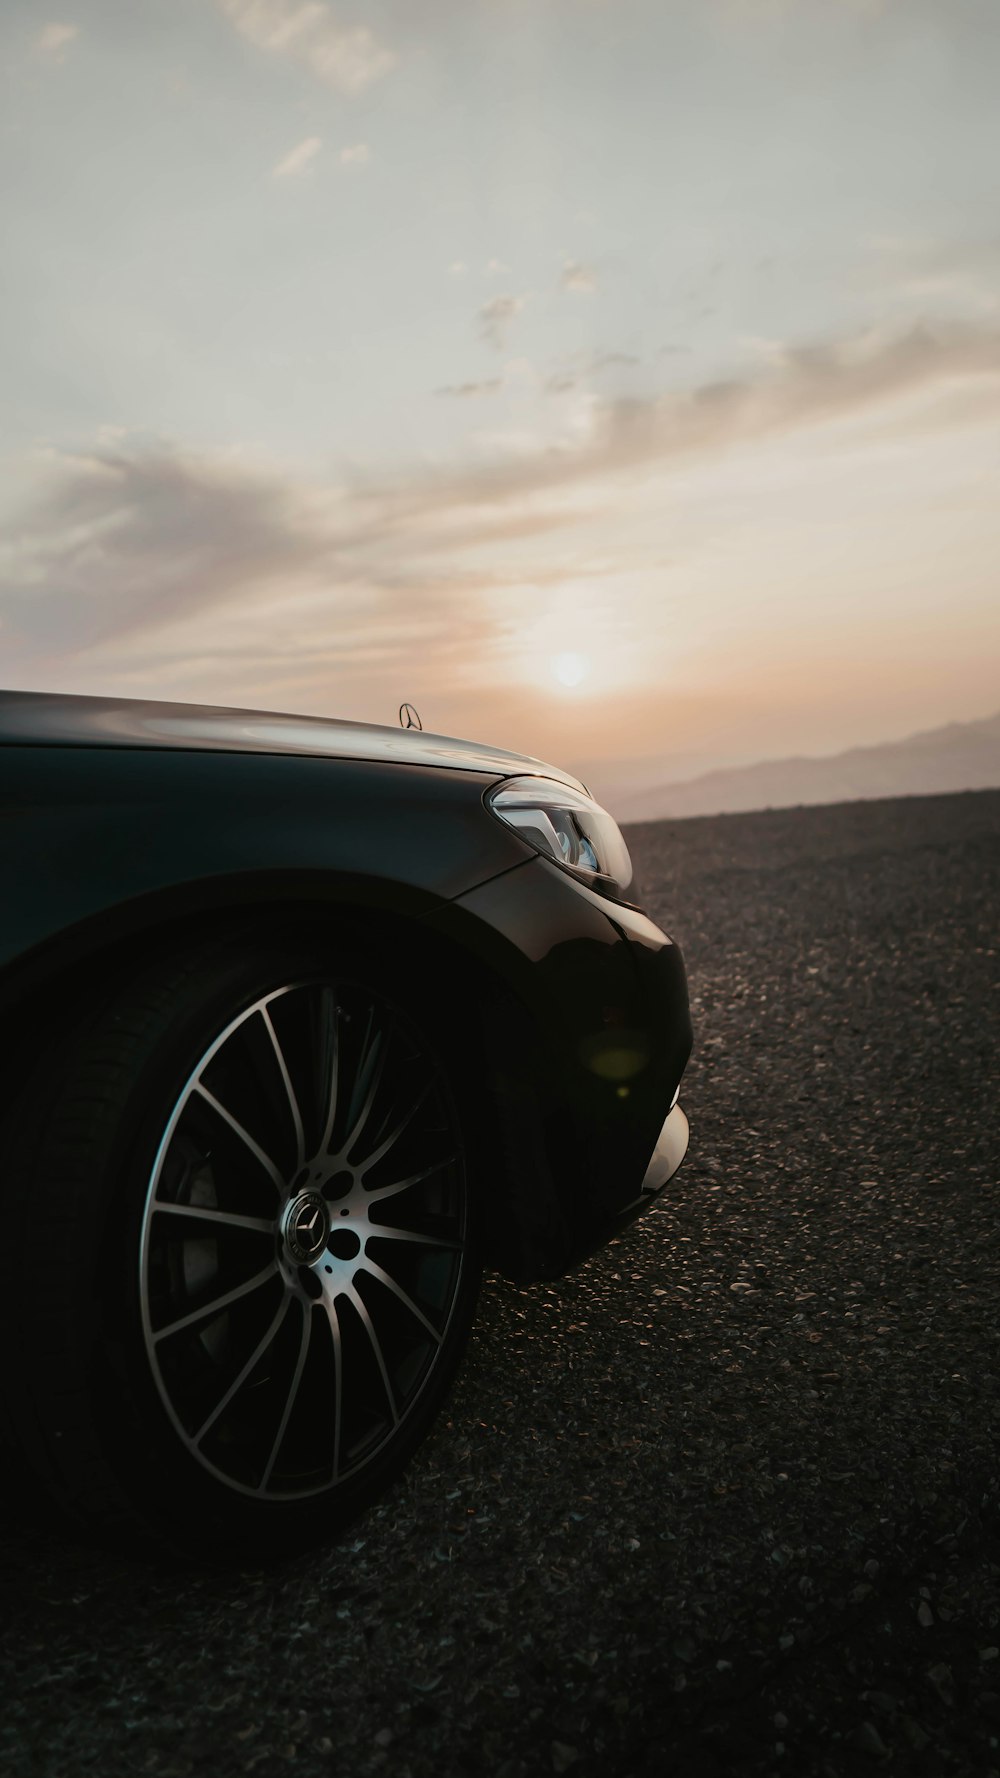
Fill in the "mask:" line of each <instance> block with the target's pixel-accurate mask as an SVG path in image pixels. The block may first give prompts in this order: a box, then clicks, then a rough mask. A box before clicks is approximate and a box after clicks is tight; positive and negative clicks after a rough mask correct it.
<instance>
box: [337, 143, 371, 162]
mask: <svg viewBox="0 0 1000 1778" xmlns="http://www.w3.org/2000/svg"><path fill="white" fill-rule="evenodd" d="M337 158H338V160H339V161H340V164H341V166H342V167H366V166H367V165H368V162H369V161H370V160H371V151H370V149H369V147H368V144H367V142H355V144H354V146H353V148H342V149H341V151H340V154H339V155H338V157H337Z"/></svg>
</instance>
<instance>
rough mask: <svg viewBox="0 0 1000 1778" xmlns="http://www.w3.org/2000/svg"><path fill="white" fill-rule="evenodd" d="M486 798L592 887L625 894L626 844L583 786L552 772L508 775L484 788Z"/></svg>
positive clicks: (524, 837) (548, 855) (620, 896)
mask: <svg viewBox="0 0 1000 1778" xmlns="http://www.w3.org/2000/svg"><path fill="white" fill-rule="evenodd" d="M486 803H487V807H488V808H490V809H492V810H493V813H494V815H498V816H499V817H500V820H501V821H506V823H507V825H508V827H513V828H515V829H516V830H517V832H518V833H519V834H520V836H521V838H522V840H527V842H528V845H529V846H534V847H535V849H536V851H538V852H541V853H542V854H543V855H544V856H545V857H546V858H554V859H555V862H556V863H557V864H561V865H563V866H564V868H565V869H566V870H568V871H572V873H573V875H574V876H575V877H579V878H580V880H581V882H584V883H587V884H589V886H590V888H591V889H597V890H599V891H600V893H601V894H602V895H612V896H615V897H616V898H617V899H618V900H619V901H623V900H624V899H625V898H626V896H627V894H628V890H629V887H630V885H631V882H632V860H631V858H630V857H629V855H628V847H627V846H626V844H625V841H624V840H623V839H622V836H621V833H620V832H619V830H618V824H617V822H615V821H613V820H612V818H611V816H610V815H609V814H608V812H607V810H606V809H602V808H601V805H600V803H595V801H594V799H593V797H591V796H587V794H586V792H585V791H582V790H574V789H573V788H572V786H571V785H569V784H560V783H558V782H557V780H556V779H555V778H506V779H505V780H504V782H503V783H502V784H497V785H496V786H495V787H494V788H493V789H492V790H488V791H487V793H486Z"/></svg>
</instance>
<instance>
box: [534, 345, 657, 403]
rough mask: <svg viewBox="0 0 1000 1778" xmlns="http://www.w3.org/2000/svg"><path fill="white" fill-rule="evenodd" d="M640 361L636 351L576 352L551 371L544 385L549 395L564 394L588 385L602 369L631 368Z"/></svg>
mask: <svg viewBox="0 0 1000 1778" xmlns="http://www.w3.org/2000/svg"><path fill="white" fill-rule="evenodd" d="M639 362H640V360H639V359H638V358H637V357H636V356H635V353H634V352H576V353H573V354H572V355H571V356H570V357H569V358H566V359H563V360H562V362H561V363H560V364H559V365H558V367H557V369H555V370H553V371H551V372H550V374H549V375H548V376H547V377H546V379H545V385H544V386H545V389H546V392H547V393H548V394H549V395H564V394H565V393H566V391H567V390H569V389H579V388H581V387H583V386H586V385H587V384H588V383H589V382H590V379H591V378H592V377H594V376H597V375H599V374H600V372H601V371H605V370H631V369H633V368H634V367H635V365H637V364H638V363H639Z"/></svg>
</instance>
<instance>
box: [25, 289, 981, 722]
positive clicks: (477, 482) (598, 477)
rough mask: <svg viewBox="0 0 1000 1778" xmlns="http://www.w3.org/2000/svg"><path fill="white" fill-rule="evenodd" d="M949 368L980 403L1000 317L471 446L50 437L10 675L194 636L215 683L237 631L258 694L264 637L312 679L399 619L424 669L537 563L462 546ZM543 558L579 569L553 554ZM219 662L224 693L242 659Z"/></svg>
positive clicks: (575, 519) (159, 648) (473, 630)
mask: <svg viewBox="0 0 1000 1778" xmlns="http://www.w3.org/2000/svg"><path fill="white" fill-rule="evenodd" d="M970 389H972V390H975V392H976V395H977V403H978V404H979V406H978V407H977V422H978V423H981V422H982V420H983V419H984V418H985V417H986V414H987V412H988V409H987V407H986V406H985V404H986V403H988V402H989V401H990V399H992V404H993V412H994V414H996V415H997V416H1000V326H996V325H994V326H985V325H983V326H978V327H973V326H964V327H959V326H954V325H951V326H944V325H939V326H937V327H931V326H929V325H927V324H924V325H922V326H920V327H917V328H912V329H910V330H908V331H906V332H903V333H899V334H896V335H893V336H879V335H874V334H863V335H858V336H855V337H851V338H843V339H833V340H816V341H811V342H805V343H803V344H798V345H788V346H785V347H784V348H776V349H775V352H774V355H773V358H772V360H771V361H769V362H767V363H765V364H760V365H757V366H755V367H754V369H753V370H752V371H748V372H746V373H745V374H743V375H741V376H738V377H732V378H729V379H726V380H724V381H718V382H714V383H705V384H702V385H700V386H696V387H693V388H690V389H675V390H669V391H667V392H665V393H663V394H661V395H659V396H658V397H654V398H651V399H645V400H639V399H624V398H622V397H618V398H615V399H603V400H602V399H598V398H596V397H595V398H592V400H591V403H590V406H589V408H588V420H587V425H586V427H584V428H581V429H580V430H579V432H578V433H571V434H568V435H566V436H565V438H564V440H563V442H561V443H559V444H558V445H552V444H544V443H539V442H537V441H536V443H535V445H534V446H533V447H531V446H530V441H528V444H527V445H526V447H525V449H523V450H522V451H521V452H520V453H518V454H508V455H506V456H496V457H493V458H491V459H488V460H486V461H484V462H479V463H477V462H471V463H470V462H469V460H468V458H467V457H465V458H464V459H463V460H462V461H460V462H458V463H455V464H448V463H434V464H424V465H420V466H410V467H404V468H403V469H401V470H400V471H398V472H397V473H396V474H388V473H386V474H381V475H378V476H375V475H372V476H368V477H362V476H358V475H354V476H353V478H351V479H349V480H344V479H343V478H342V479H341V480H339V481H322V480H319V479H316V480H312V481H306V480H304V479H301V478H296V477H294V476H291V475H287V474H285V473H283V472H281V471H280V470H279V469H276V468H273V467H262V466H260V465H259V464H252V463H248V462H246V461H244V460H241V459H239V458H237V457H234V456H229V457H226V458H222V457H208V456H204V455H202V456H198V455H196V454H193V453H190V452H185V451H182V450H179V449H176V448H173V447H170V446H168V445H165V444H161V445H148V444H147V445H145V446H143V445H140V444H138V443H136V442H135V441H134V440H131V439H129V438H127V437H126V438H120V439H119V438H114V437H111V438H108V439H107V440H106V442H105V443H104V444H103V445H101V446H100V447H99V448H96V449H95V450H93V451H92V452H91V453H89V454H83V455H74V456H64V457H58V456H55V455H50V456H49V457H48V458H47V459H46V460H45V462H44V463H43V465H42V467H41V481H40V488H39V491H38V493H37V494H36V496H35V499H34V501H33V503H31V504H30V505H29V506H28V507H27V508H22V510H21V511H20V512H18V513H17V514H16V515H15V518H14V522H13V523H12V525H11V526H10V528H9V531H8V534H7V536H8V541H7V542H6V543H5V544H4V545H3V546H2V548H0V622H2V624H3V634H4V644H5V660H6V661H7V662H8V664H9V667H10V674H11V682H14V677H15V676H16V675H17V673H18V672H23V673H24V674H25V675H26V676H28V677H30V673H31V668H32V663H36V664H37V663H38V662H39V661H42V662H45V661H50V662H51V661H53V660H57V661H62V662H72V661H76V660H78V659H79V658H83V657H84V656H87V657H88V658H90V657H91V656H92V655H93V654H94V653H95V651H96V654H97V657H98V660H99V662H101V661H103V662H104V663H105V667H104V669H102V670H104V671H105V679H106V676H107V670H110V669H108V663H109V662H111V663H112V664H113V665H114V664H115V663H117V665H114V670H115V671H118V670H119V669H121V670H123V671H124V670H126V669H127V671H128V672H129V673H133V674H134V673H135V672H138V671H139V670H140V667H141V664H142V662H145V663H146V667H145V668H142V670H143V671H145V670H146V669H147V668H148V670H149V672H150V673H151V674H155V673H156V672H159V671H160V668H159V667H157V663H158V662H160V663H162V662H163V661H164V660H166V658H167V657H166V656H165V655H164V652H163V650H164V646H166V647H167V648H168V649H169V648H173V649H175V650H176V654H177V658H178V659H179V660H180V659H185V658H194V656H195V655H198V656H199V658H200V657H201V656H205V658H206V659H208V658H210V659H211V661H212V662H214V663H215V665H214V668H213V671H214V672H215V674H216V681H215V682H216V684H217V685H218V684H219V683H220V674H221V676H222V679H221V683H222V684H223V685H228V684H229V683H230V680H228V679H226V678H225V674H226V673H230V674H231V673H232V672H235V671H236V669H235V668H230V667H229V666H228V665H227V664H226V663H227V661H228V659H229V656H230V654H231V651H232V649H233V648H234V647H235V648H236V649H237V650H238V649H240V648H247V649H250V650H252V651H256V656H257V657H259V660H260V662H261V663H262V665H261V669H260V671H261V679H260V684H261V686H262V688H264V691H265V694H266V695H265V701H267V698H268V697H273V696H274V695H276V693H277V690H279V689H280V687H281V685H282V684H284V683H286V681H285V680H282V679H281V677H280V675H278V676H277V677H275V676H274V675H272V676H271V677H268V670H267V661H268V657H269V652H270V651H271V650H272V647H273V645H274V643H275V639H279V644H280V646H279V652H280V649H285V650H286V655H285V656H284V657H283V658H284V659H286V661H287V672H288V674H289V675H290V677H289V679H288V680H287V683H288V684H291V683H292V682H293V680H294V682H295V684H297V685H306V684H307V683H308V684H312V685H313V686H314V687H315V688H319V689H322V686H323V685H324V684H325V683H326V682H327V681H328V680H331V676H332V677H333V678H336V676H337V674H338V673H340V674H341V675H342V678H341V685H342V686H343V685H344V684H347V683H348V682H349V674H350V672H351V670H352V663H353V662H354V661H355V660H356V659H360V658H361V657H362V656H363V657H364V659H365V660H366V661H370V662H372V663H375V665H373V666H372V671H373V672H374V671H376V667H377V670H378V672H382V671H383V670H384V671H387V672H388V671H390V670H391V672H392V673H394V674H395V673H397V672H398V673H399V674H402V673H403V672H404V671H406V670H408V669H409V667H410V665H411V664H412V658H413V648H414V636H415V634H417V633H419V636H420V638H421V643H420V646H421V649H423V648H424V647H425V646H426V649H427V650H428V651H429V655H433V658H434V662H435V669H434V670H435V671H437V670H438V668H439V666H440V664H441V662H443V661H445V660H446V659H447V660H448V661H449V662H459V663H460V662H461V660H465V661H466V662H467V661H468V660H470V659H473V658H482V648H483V646H484V645H485V644H487V643H489V641H490V637H491V635H492V634H493V628H491V626H493V627H494V628H495V625H496V623H498V622H499V621H500V620H499V619H498V618H497V616H496V612H497V609H498V606H497V598H498V597H499V596H500V595H503V597H504V598H508V597H509V598H511V599H513V598H514V597H515V595H517V596H518V597H519V596H520V595H519V593H518V589H519V588H523V585H524V583H525V581H526V580H530V581H531V582H532V583H540V581H541V579H542V577H543V574H544V568H543V567H542V566H541V565H540V564H527V563H525V562H524V561H523V559H521V552H518V556H519V559H518V562H517V567H516V570H515V569H511V570H505V569H503V568H499V569H497V570H496V571H495V572H489V571H487V570H486V569H485V568H484V567H483V566H482V565H481V558H478V559H477V558H476V557H475V556H473V557H472V558H471V560H470V559H469V558H468V557H463V555H462V552H463V551H466V552H467V551H477V550H482V549H483V548H484V547H485V546H487V545H489V544H491V543H496V542H501V543H506V544H510V543H517V542H523V541H525V540H527V539H531V538H535V537H540V536H543V535H544V534H546V533H548V534H552V533H556V532H558V531H559V530H564V531H565V530H567V529H568V530H569V532H570V535H571V534H572V528H573V527H574V526H575V525H578V524H580V523H581V521H582V520H585V521H586V522H591V521H592V519H593V516H594V514H595V513H596V512H599V511H602V510H607V511H613V510H614V509H615V507H616V506H617V505H618V504H619V503H620V499H621V485H622V478H623V477H628V478H630V483H629V485H632V484H633V483H634V482H635V480H636V478H637V477H638V476H639V475H651V474H653V473H654V472H655V473H658V474H660V475H667V474H669V472H670V471H671V470H672V469H674V468H677V469H678V470H683V469H686V467H687V466H688V465H689V464H691V463H693V462H696V461H699V460H701V461H708V462H711V461H714V460H721V459H722V458H723V457H724V456H725V455H726V454H729V453H732V452H734V451H737V450H743V451H746V450H748V449H750V448H752V447H753V446H754V444H755V443H756V442H758V441H761V440H767V439H771V438H776V437H781V436H787V437H792V436H794V435H796V434H798V433H800V432H802V431H804V430H806V429H808V428H813V427H816V426H819V425H824V424H827V423H830V422H834V421H841V422H842V421H845V420H850V421H858V420H865V421H867V422H869V423H871V422H873V421H874V422H875V423H876V424H877V425H881V424H882V422H883V420H884V419H885V418H886V417H887V416H893V415H895V416H896V417H899V416H900V415H902V416H903V421H904V422H905V423H906V424H908V425H910V426H911V427H913V428H916V427H917V426H919V425H923V426H925V427H926V426H928V425H937V424H939V423H940V424H953V423H954V416H953V415H949V412H948V403H949V401H952V400H953V399H954V397H955V396H956V394H960V393H961V391H962V390H970ZM450 392H451V393H453V394H455V395H457V396H464V395H466V394H468V395H473V394H475V393H481V392H485V391H484V390H483V389H482V387H481V386H478V385H475V384H470V385H456V386H455V388H454V390H452V391H450ZM918 395H924V396H927V395H934V396H935V399H936V403H937V406H935V407H934V408H926V407H925V408H924V410H923V412H922V414H921V413H919V412H918V411H917V410H915V409H914V408H913V407H912V406H910V407H909V408H908V409H907V408H904V407H902V406H901V405H899V404H900V403H901V402H902V401H903V400H904V399H905V400H906V401H907V402H911V401H912V398H914V397H916V396H918ZM939 409H940V410H942V411H943V418H942V419H941V420H940V421H939V419H938V417H937V416H938V412H939ZM581 559H585V560H587V561H590V563H591V567H593V566H594V563H593V557H592V552H591V551H587V552H586V554H585V555H584V552H583V551H582V550H581V551H577V552H576V555H575V556H573V557H572V560H573V562H574V564H576V563H578V562H579V561H580V560H581ZM595 571H596V570H595ZM552 572H553V574H554V575H555V576H556V578H557V579H558V578H559V576H560V575H561V576H562V577H563V578H565V576H566V574H567V572H568V573H570V577H571V578H572V577H573V576H575V575H578V573H579V572H580V570H579V568H578V566H576V565H574V566H573V567H572V569H570V570H567V569H565V568H564V567H563V568H561V567H560V566H559V564H558V563H556V564H555V565H554V566H553V567H552ZM480 593H483V594H484V597H483V598H480V597H479V594H480ZM491 613H492V615H491ZM470 651H472V652H470ZM477 651H478V652H477ZM321 657H322V669H320V667H319V666H318V665H317V663H318V662H319V661H320V659H321ZM277 658H278V657H277V655H276V656H275V659H276V661H277ZM379 663H381V664H379ZM74 671H75V668H74ZM163 671H164V672H165V671H166V668H164V669H163ZM282 671H284V668H283V669H282ZM274 673H275V674H278V668H277V666H275V669H274ZM310 674H311V675H312V679H311V680H310V678H309V676H310ZM296 675H297V676H298V677H297V678H296ZM133 682H134V680H133ZM158 683H161V684H162V683H163V678H162V673H161V677H160V680H159V681H158ZM232 683H233V685H234V686H235V687H236V688H237V691H238V695H246V692H245V687H246V680H245V679H243V680H241V679H240V678H238V677H237V678H236V679H235V680H233V681H232ZM241 684H242V685H243V686H244V690H243V691H242V692H239V686H240V685H241ZM303 695H305V694H303ZM324 704H325V706H326V707H329V702H328V699H327V698H326V694H325V693H324Z"/></svg>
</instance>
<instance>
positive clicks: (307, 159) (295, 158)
mask: <svg viewBox="0 0 1000 1778" xmlns="http://www.w3.org/2000/svg"><path fill="white" fill-rule="evenodd" d="M322 146H323V139H322V137H321V136H307V137H306V138H305V141H304V142H298V143H296V145H295V147H294V148H290V149H289V151H288V153H287V154H286V155H284V156H283V158H282V159H281V160H280V161H279V162H278V164H277V166H275V167H272V168H271V178H272V179H301V178H302V176H303V174H305V173H310V172H311V171H312V165H313V162H314V160H315V159H316V156H317V155H318V153H319V151H320V149H321V148H322Z"/></svg>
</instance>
